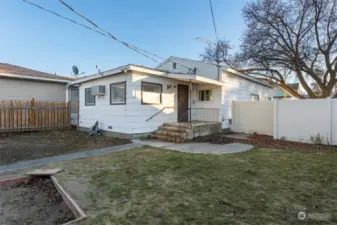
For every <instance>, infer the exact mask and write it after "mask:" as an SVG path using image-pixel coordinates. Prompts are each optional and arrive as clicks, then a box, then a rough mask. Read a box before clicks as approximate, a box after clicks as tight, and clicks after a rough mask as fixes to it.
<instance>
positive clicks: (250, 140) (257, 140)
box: [194, 134, 337, 151]
mask: <svg viewBox="0 0 337 225" xmlns="http://www.w3.org/2000/svg"><path fill="white" fill-rule="evenodd" d="M194 140H195V141H197V142H210V143H212V144H230V143H243V144H251V145H254V146H255V147H257V148H272V149H283V150H307V151H317V150H322V151H337V146H333V145H315V144H309V143H301V142H294V141H287V140H280V139H274V138H273V137H272V136H268V135H261V134H252V135H248V136H244V138H241V137H240V136H239V135H238V136H237V137H236V136H235V135H227V134H215V135H209V136H203V137H197V138H195V139H194Z"/></svg>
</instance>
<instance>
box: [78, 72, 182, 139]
mask: <svg viewBox="0 0 337 225" xmlns="http://www.w3.org/2000/svg"><path fill="white" fill-rule="evenodd" d="M122 81H126V102H127V103H126V104H125V105H110V90H109V88H110V84H111V83H117V82H122ZM142 81H146V82H152V83H158V84H162V91H163V93H162V104H160V105H142V104H141V82H142ZM169 84H170V85H171V88H168V87H167V85H169ZM178 84H186V83H184V82H179V81H177V80H174V79H169V78H164V77H158V76H149V75H145V74H136V73H132V74H131V73H128V74H125V75H115V76H109V77H105V78H101V79H97V80H92V81H89V82H86V83H82V84H81V86H80V126H81V127H86V128H89V127H91V126H92V125H93V124H94V122H95V121H96V120H98V121H99V122H100V128H101V129H103V130H107V131H112V132H120V133H127V134H135V133H146V132H152V131H154V130H156V129H157V128H158V127H159V126H160V125H162V124H163V123H164V122H176V121H177V109H166V110H164V111H163V112H162V113H160V114H158V115H157V116H156V117H154V118H153V119H151V120H149V121H146V120H147V119H148V118H149V117H151V116H152V115H154V114H155V113H157V112H158V111H159V110H161V109H162V108H163V107H174V106H176V105H177V97H176V96H177V90H178V87H177V85H178ZM94 85H105V86H106V87H105V88H106V94H105V96H100V97H96V105H95V106H85V102H84V90H85V88H90V87H92V86H94ZM110 126H111V127H112V128H111V129H110V128H109V127H110Z"/></svg>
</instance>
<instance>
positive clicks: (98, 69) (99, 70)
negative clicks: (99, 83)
mask: <svg viewBox="0 0 337 225" xmlns="http://www.w3.org/2000/svg"><path fill="white" fill-rule="evenodd" d="M96 69H97V71H98V73H99V74H100V75H101V76H103V73H102V72H101V69H100V68H99V66H98V65H96Z"/></svg>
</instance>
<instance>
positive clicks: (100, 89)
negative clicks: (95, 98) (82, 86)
mask: <svg viewBox="0 0 337 225" xmlns="http://www.w3.org/2000/svg"><path fill="white" fill-rule="evenodd" d="M91 94H92V95H100V96H102V95H105V86H104V85H97V86H93V87H91Z"/></svg>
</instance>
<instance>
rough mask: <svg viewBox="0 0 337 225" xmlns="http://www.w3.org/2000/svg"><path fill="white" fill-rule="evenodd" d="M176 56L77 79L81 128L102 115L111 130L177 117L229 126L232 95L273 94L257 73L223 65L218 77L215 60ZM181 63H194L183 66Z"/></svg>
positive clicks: (124, 132) (133, 130) (132, 129)
mask: <svg viewBox="0 0 337 225" xmlns="http://www.w3.org/2000/svg"><path fill="white" fill-rule="evenodd" d="M172 59H173V58H169V59H168V60H166V61H165V62H164V63H162V64H161V65H159V66H158V68H157V69H152V68H146V67H143V66H138V65H126V66H121V67H118V68H115V69H111V70H107V71H105V72H101V73H99V74H95V75H92V76H88V77H83V78H81V79H78V80H76V81H72V82H71V83H70V88H71V89H75V90H77V89H78V90H79V100H80V114H79V126H80V128H81V129H84V130H87V129H89V128H90V127H91V126H93V125H94V123H95V121H99V124H100V128H101V129H103V130H105V131H108V132H107V133H110V134H112V135H115V136H124V137H126V136H128V137H130V136H131V135H134V134H141V133H149V132H153V131H155V130H156V129H157V128H158V127H159V126H161V125H163V123H172V122H177V121H189V120H192V121H194V120H199V121H200V120H205V121H216V122H218V123H219V122H221V123H222V127H223V128H226V127H228V119H230V118H231V116H230V105H231V101H232V100H259V99H260V100H263V99H268V98H270V96H271V95H270V94H271V90H272V86H270V85H269V84H266V83H264V82H261V81H259V80H256V79H254V78H251V77H248V76H245V75H243V74H240V73H237V72H235V71H232V70H222V74H221V76H222V78H221V79H220V80H218V79H217V67H216V66H215V65H213V64H206V63H203V62H197V61H193V60H186V61H185V62H184V63H181V62H180V61H177V62H174V61H172ZM188 62H190V63H191V64H189V63H188ZM196 62H197V63H196ZM192 64H193V65H192ZM181 65H184V66H186V67H189V68H190V69H188V70H187V71H184V70H179V69H177V68H180V66H181ZM72 97H75V98H78V96H71V98H72ZM190 109H192V110H190ZM220 125H221V124H220Z"/></svg>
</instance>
